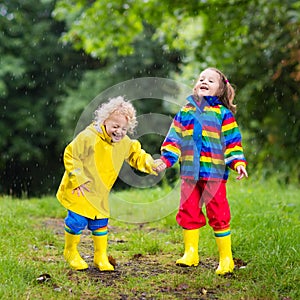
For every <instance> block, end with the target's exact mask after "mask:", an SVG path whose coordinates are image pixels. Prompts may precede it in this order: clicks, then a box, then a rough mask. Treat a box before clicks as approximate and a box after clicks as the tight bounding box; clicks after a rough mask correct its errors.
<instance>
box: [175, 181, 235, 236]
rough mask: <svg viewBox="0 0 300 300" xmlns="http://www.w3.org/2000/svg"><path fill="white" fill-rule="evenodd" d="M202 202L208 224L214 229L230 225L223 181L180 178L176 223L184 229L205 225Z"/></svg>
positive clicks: (225, 227)
mask: <svg viewBox="0 0 300 300" xmlns="http://www.w3.org/2000/svg"><path fill="white" fill-rule="evenodd" d="M203 204H205V207H206V215H207V218H208V220H209V225H210V226H211V227H212V228H213V229H214V231H217V230H222V229H227V228H229V227H230V209H229V204H228V201H227V198H226V185H225V182H221V181H204V180H199V181H193V180H184V179H182V182H181V198H180V207H179V211H178V213H177V216H176V220H177V222H178V224H179V225H180V226H181V227H183V228H185V229H198V228H200V227H203V226H205V225H206V218H205V216H204V214H203V212H202V206H203Z"/></svg>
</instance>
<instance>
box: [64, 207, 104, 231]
mask: <svg viewBox="0 0 300 300" xmlns="http://www.w3.org/2000/svg"><path fill="white" fill-rule="evenodd" d="M65 224H66V231H68V232H69V233H71V234H81V233H82V230H84V229H85V228H86V227H87V228H88V229H89V230H91V231H96V230H98V229H99V228H103V227H106V226H107V224H108V218H105V219H96V220H92V219H89V218H86V217H84V216H81V215H78V214H76V213H74V212H72V211H70V210H68V215H67V217H66V218H65Z"/></svg>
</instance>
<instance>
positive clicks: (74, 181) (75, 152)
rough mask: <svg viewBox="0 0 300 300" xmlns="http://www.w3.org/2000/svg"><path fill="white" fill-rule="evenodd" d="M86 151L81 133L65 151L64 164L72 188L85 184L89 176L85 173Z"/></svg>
mask: <svg viewBox="0 0 300 300" xmlns="http://www.w3.org/2000/svg"><path fill="white" fill-rule="evenodd" d="M84 153H86V149H85V139H84V136H83V135H81V134H79V135H78V136H77V137H76V138H75V139H74V140H73V141H72V142H71V143H70V144H69V145H68V146H67V147H66V149H65V151H64V165H65V170H66V173H67V175H68V178H69V182H70V183H71V185H72V188H73V189H75V188H76V187H78V186H80V185H82V184H84V183H85V182H87V181H89V178H88V177H87V176H86V175H85V173H84V168H83V161H82V160H83V155H84Z"/></svg>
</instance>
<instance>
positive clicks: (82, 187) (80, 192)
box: [72, 182, 90, 197]
mask: <svg viewBox="0 0 300 300" xmlns="http://www.w3.org/2000/svg"><path fill="white" fill-rule="evenodd" d="M87 183H88V182H86V183H84V184H82V185H80V186H79V187H77V188H75V189H74V190H73V191H72V194H74V193H77V196H78V197H80V196H81V195H82V196H84V191H87V192H89V191H90V190H89V188H88V187H87V186H86V184H87Z"/></svg>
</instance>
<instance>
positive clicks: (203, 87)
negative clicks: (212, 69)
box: [200, 86, 208, 91]
mask: <svg viewBox="0 0 300 300" xmlns="http://www.w3.org/2000/svg"><path fill="white" fill-rule="evenodd" d="M200 90H206V91H208V87H207V86H200Z"/></svg>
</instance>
